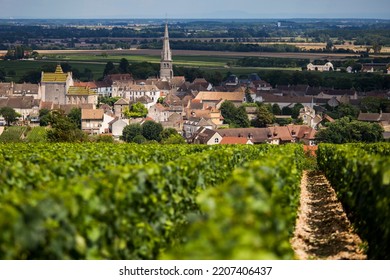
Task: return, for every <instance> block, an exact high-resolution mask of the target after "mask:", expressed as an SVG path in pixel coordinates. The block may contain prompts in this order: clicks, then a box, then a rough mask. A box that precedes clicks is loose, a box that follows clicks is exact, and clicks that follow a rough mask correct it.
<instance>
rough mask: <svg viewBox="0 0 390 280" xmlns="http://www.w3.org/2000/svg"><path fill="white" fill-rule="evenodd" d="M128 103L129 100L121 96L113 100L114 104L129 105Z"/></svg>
mask: <svg viewBox="0 0 390 280" xmlns="http://www.w3.org/2000/svg"><path fill="white" fill-rule="evenodd" d="M129 103H130V102H129V101H128V100H126V99H124V98H121V99H119V100H118V101H117V102H115V103H114V105H129Z"/></svg>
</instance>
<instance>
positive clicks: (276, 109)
mask: <svg viewBox="0 0 390 280" xmlns="http://www.w3.org/2000/svg"><path fill="white" fill-rule="evenodd" d="M272 114H274V115H281V114H282V110H281V109H280V106H279V105H278V104H277V103H275V104H273V105H272Z"/></svg>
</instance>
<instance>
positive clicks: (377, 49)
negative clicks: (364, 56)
mask: <svg viewBox="0 0 390 280" xmlns="http://www.w3.org/2000/svg"><path fill="white" fill-rule="evenodd" d="M372 49H373V50H374V54H378V53H380V52H381V50H382V45H381V44H380V43H379V42H378V41H376V42H374V43H373V44H372Z"/></svg>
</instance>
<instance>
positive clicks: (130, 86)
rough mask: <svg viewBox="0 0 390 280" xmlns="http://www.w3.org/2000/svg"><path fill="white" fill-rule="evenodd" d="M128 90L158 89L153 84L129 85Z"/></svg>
mask: <svg viewBox="0 0 390 280" xmlns="http://www.w3.org/2000/svg"><path fill="white" fill-rule="evenodd" d="M127 90H129V91H159V89H158V87H157V86H155V85H129V87H128V88H127Z"/></svg>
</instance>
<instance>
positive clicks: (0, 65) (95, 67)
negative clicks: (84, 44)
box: [0, 60, 105, 82]
mask: <svg viewBox="0 0 390 280" xmlns="http://www.w3.org/2000/svg"><path fill="white" fill-rule="evenodd" d="M59 62H62V61H61V60H52V61H42V60H38V61H29V60H19V61H18V60H17V61H7V60H0V69H2V70H4V72H5V73H6V74H7V76H6V80H7V81H14V82H18V81H19V80H20V79H21V78H22V77H23V76H24V75H25V74H26V73H28V72H30V71H41V69H42V67H45V66H48V65H53V64H54V65H55V64H57V63H59ZM70 64H71V66H72V67H73V69H77V70H78V71H80V72H84V69H85V68H88V69H90V70H91V71H92V73H93V78H94V79H96V80H97V79H98V78H100V77H101V76H102V73H103V71H104V66H105V63H93V62H87V61H86V62H71V63H70ZM10 72H14V74H13V75H9V73H10Z"/></svg>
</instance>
